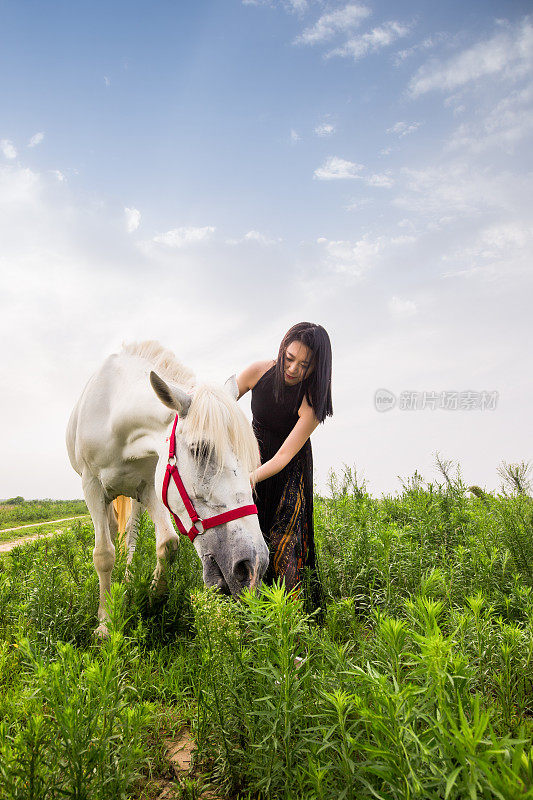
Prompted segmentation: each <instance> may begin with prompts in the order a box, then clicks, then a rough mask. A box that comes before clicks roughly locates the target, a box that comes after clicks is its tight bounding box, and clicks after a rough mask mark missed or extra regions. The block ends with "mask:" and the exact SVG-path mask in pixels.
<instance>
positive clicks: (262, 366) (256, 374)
mask: <svg viewBox="0 0 533 800" xmlns="http://www.w3.org/2000/svg"><path fill="white" fill-rule="evenodd" d="M275 363H276V361H275V360H274V359H272V358H271V359H269V360H268V361H254V362H253V364H250V365H249V366H248V367H245V369H243V371H242V372H241V374H240V375H238V376H237V383H238V386H239V397H242V395H243V394H244V393H245V392H247V391H248V390H249V389H253V388H254V386H255V384H256V383H257V382H258V381H259V380H261V378H262V377H263V375H264V374H265V372H268V370H269V369H270V368H271V367H272V366H274V364H275Z"/></svg>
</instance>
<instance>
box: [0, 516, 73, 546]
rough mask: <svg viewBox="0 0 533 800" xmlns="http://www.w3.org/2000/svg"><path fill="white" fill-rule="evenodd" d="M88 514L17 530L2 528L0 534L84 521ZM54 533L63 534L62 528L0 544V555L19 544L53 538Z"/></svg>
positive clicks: (21, 526)
mask: <svg viewBox="0 0 533 800" xmlns="http://www.w3.org/2000/svg"><path fill="white" fill-rule="evenodd" d="M88 516H89V514H82V515H81V516H80V517H65V518H64V519H50V520H47V521H46V522H37V523H36V524H34V525H20V526H19V527H18V528H4V530H3V531H0V533H5V532H6V531H7V532H8V533H9V532H10V531H20V530H22V529H23V528H36V527H38V526H40V525H54V524H55V523H57V522H70V521H71V520H76V519H85V518H86V517H88ZM56 533H63V529H62V528H58V529H57V530H55V531H47V532H46V533H32V534H30V535H29V536H20V537H19V538H18V539H11V541H9V542H0V553H8V552H9V551H10V550H13V548H14V547H18V546H19V545H20V544H27V543H28V542H34V541H35V540H36V539H47V538H48V537H49V536H55V535H56Z"/></svg>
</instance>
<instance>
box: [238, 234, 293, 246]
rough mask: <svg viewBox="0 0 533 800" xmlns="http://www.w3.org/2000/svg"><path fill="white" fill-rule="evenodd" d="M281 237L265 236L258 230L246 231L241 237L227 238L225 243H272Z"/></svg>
mask: <svg viewBox="0 0 533 800" xmlns="http://www.w3.org/2000/svg"><path fill="white" fill-rule="evenodd" d="M281 241H282V240H281V239H272V238H271V237H270V236H265V234H264V233H260V232H259V231H248V233H245V234H244V236H243V237H242V238H241V239H227V240H226V244H231V245H234V244H244V243H246V242H255V243H256V244H260V245H264V246H267V245H272V244H278V243H279V242H281Z"/></svg>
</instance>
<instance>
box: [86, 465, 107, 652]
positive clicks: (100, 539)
mask: <svg viewBox="0 0 533 800" xmlns="http://www.w3.org/2000/svg"><path fill="white" fill-rule="evenodd" d="M82 486H83V494H84V496H85V502H86V503H87V508H88V509H89V513H90V515H91V518H92V521H93V525H94V550H93V562H94V566H95V569H96V571H97V573H98V582H99V584H100V602H99V605H98V619H99V620H100V625H99V626H98V627H97V629H96V631H95V634H96V635H98V636H107V620H108V614H107V609H106V602H107V596H108V595H109V592H110V591H111V573H112V571H113V567H114V565H115V547H114V545H113V540H112V537H111V531H110V528H109V516H108V503H107V502H106V499H105V496H104V490H103V489H102V486H101V484H100V482H99V481H98V480H97V479H96V478H95V477H94V475H91V474H90V473H89V472H85V471H84V472H83V474H82Z"/></svg>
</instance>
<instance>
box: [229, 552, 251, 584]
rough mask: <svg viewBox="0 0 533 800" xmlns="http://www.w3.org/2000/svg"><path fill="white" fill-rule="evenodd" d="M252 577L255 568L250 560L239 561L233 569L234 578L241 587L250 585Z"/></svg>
mask: <svg viewBox="0 0 533 800" xmlns="http://www.w3.org/2000/svg"><path fill="white" fill-rule="evenodd" d="M252 575H253V566H252V562H251V561H248V559H245V558H243V559H242V560H241V561H237V563H236V564H235V565H234V567H233V577H234V578H235V580H236V581H238V582H239V583H240V584H241V585H243V584H248V583H250V580H251V578H252Z"/></svg>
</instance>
